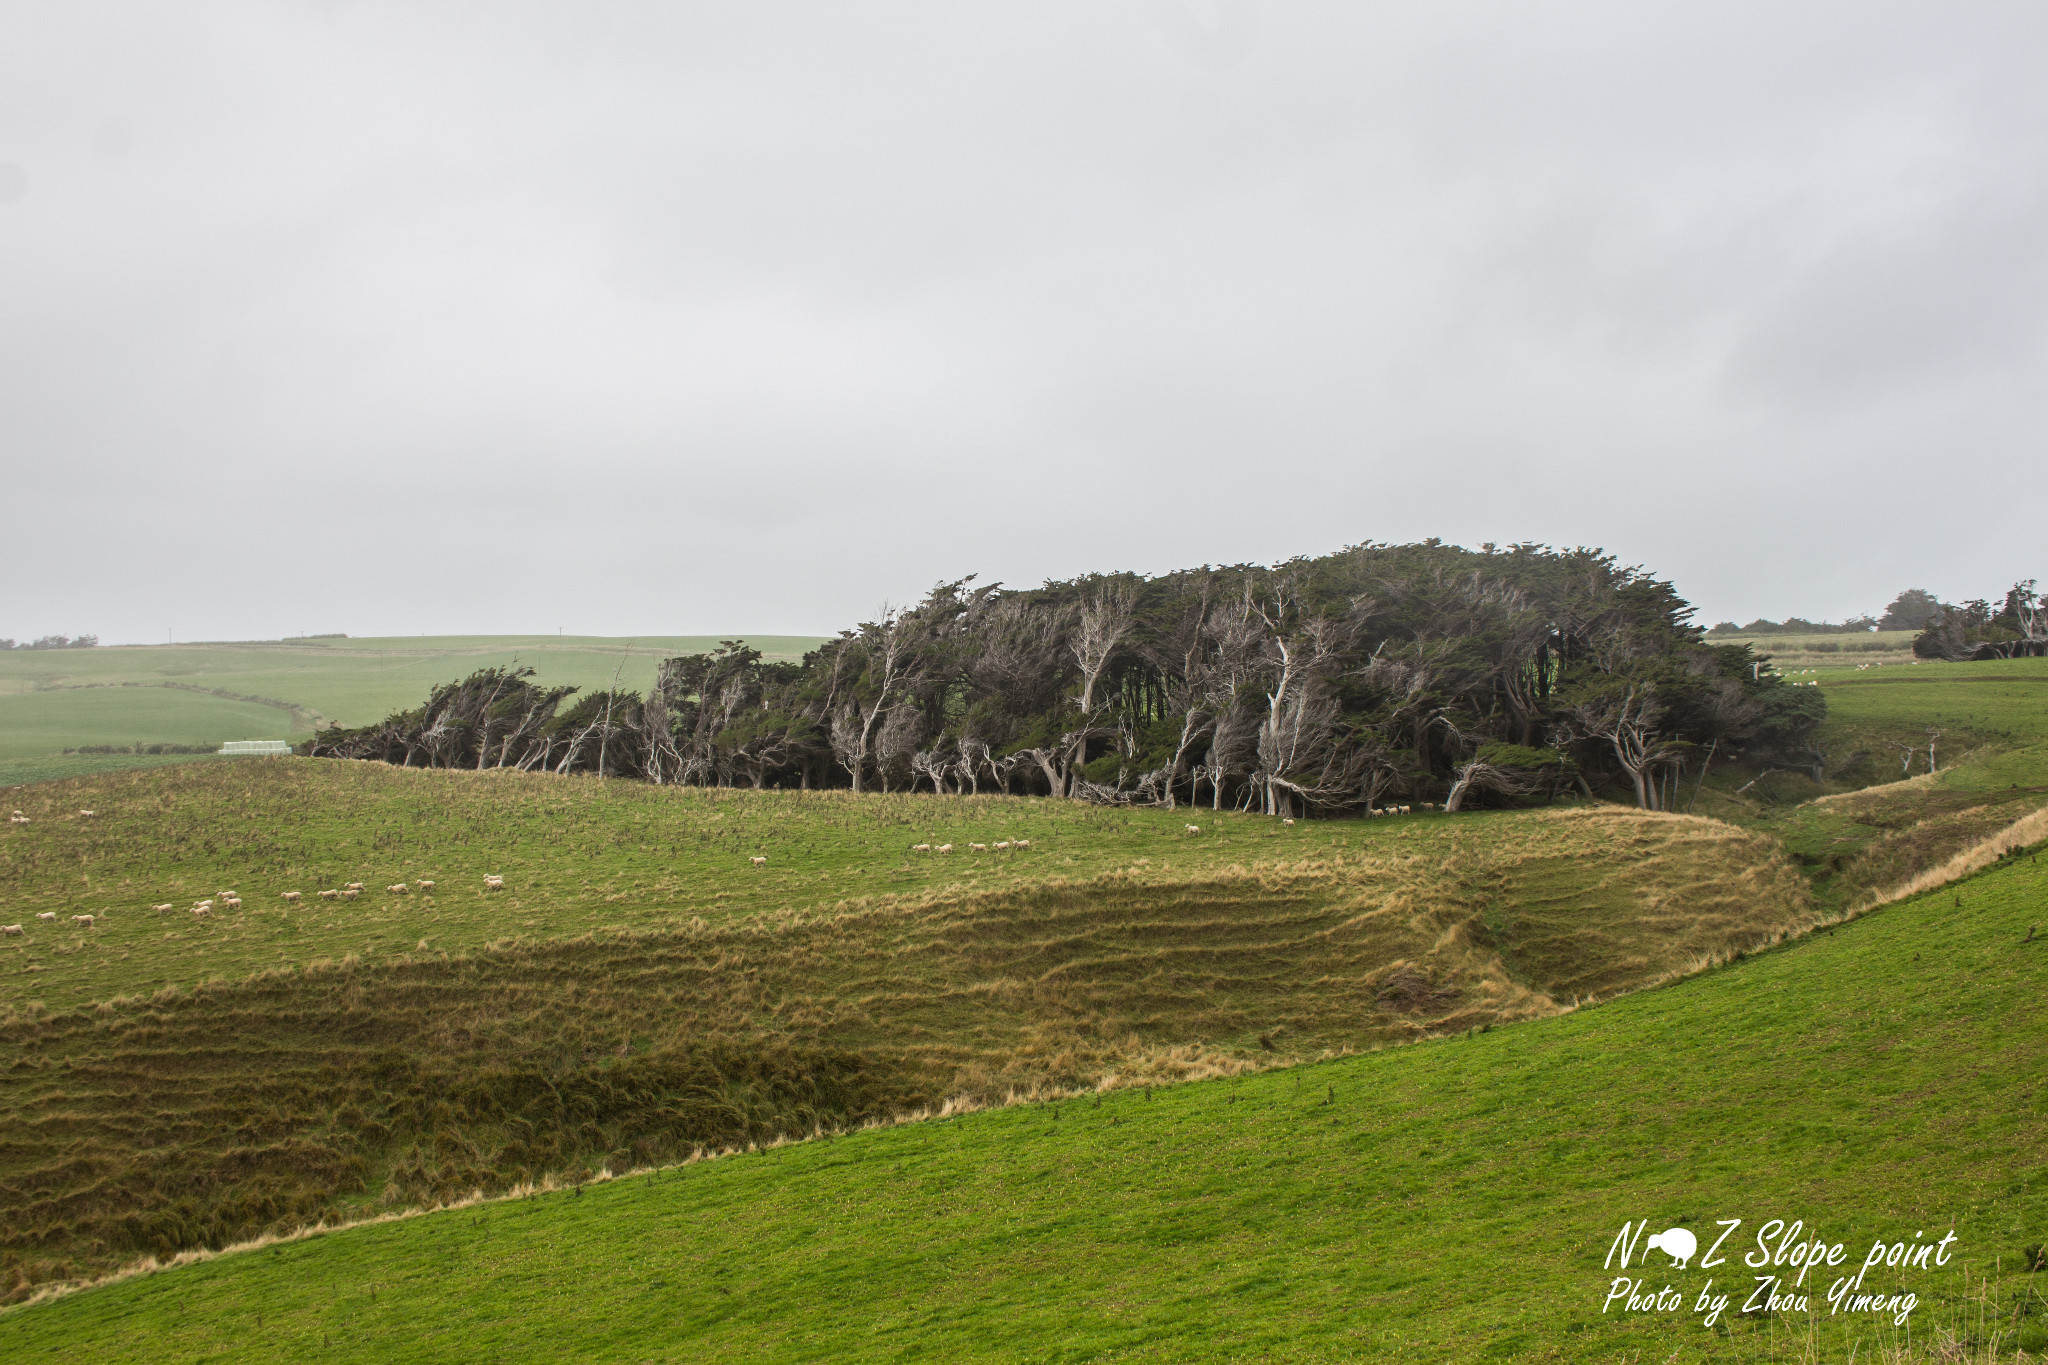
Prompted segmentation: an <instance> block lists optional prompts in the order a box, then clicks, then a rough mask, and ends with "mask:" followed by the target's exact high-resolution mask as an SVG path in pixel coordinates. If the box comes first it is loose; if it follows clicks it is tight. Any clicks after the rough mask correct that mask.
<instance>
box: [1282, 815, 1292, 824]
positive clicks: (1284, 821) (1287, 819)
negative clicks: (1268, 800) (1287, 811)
mask: <svg viewBox="0 0 2048 1365" xmlns="http://www.w3.org/2000/svg"><path fill="white" fill-rule="evenodd" d="M1280 823H1281V824H1283V825H1291V824H1293V823H1294V817H1293V816H1291V815H1290V816H1287V817H1286V818H1285V819H1283V820H1281V822H1280Z"/></svg>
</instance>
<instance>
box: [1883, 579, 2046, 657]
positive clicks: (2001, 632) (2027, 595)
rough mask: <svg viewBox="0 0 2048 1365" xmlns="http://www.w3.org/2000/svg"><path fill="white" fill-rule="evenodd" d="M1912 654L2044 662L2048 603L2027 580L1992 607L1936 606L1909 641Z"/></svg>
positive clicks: (1979, 603) (1978, 603)
mask: <svg viewBox="0 0 2048 1365" xmlns="http://www.w3.org/2000/svg"><path fill="white" fill-rule="evenodd" d="M1913 652H1914V653H1915V654H1917V655H1919V656H1920V657H1921V658H1923V659H1949V660H1956V661H1962V660H1970V659H2039V658H2043V657H2048V600H2044V599H2043V598H2042V596H2041V594H2040V592H2039V591H2037V590H2036V588H2035V585H2034V580H2033V579H2031V578H2028V579H2023V580H2021V581H2020V582H2018V583H2015V584H2013V585H2012V586H2011V587H2010V588H2008V589H2006V592H2005V600H2004V601H2002V602H2000V603H1999V604H1997V605H1996V606H1994V605H1992V603H1991V601H1990V600H1989V599H1986V598H1982V597H1978V598H1972V599H1971V600H1970V601H1968V602H1965V603H1963V604H1962V605H1961V606H1954V605H1951V604H1949V603H1945V602H1944V603H1938V604H1936V606H1935V608H1934V610H1933V611H1932V612H1931V613H1929V615H1928V619H1927V625H1926V628H1925V629H1924V630H1922V631H1921V632H1920V633H1919V634H1918V635H1916V636H1914V637H1913Z"/></svg>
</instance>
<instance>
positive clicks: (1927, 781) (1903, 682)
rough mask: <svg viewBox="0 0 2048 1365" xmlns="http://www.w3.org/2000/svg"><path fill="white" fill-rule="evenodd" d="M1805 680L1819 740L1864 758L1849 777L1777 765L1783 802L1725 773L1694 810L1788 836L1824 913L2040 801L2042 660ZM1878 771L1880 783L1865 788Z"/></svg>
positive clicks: (2046, 794)
mask: <svg viewBox="0 0 2048 1365" xmlns="http://www.w3.org/2000/svg"><path fill="white" fill-rule="evenodd" d="M1807 676H1810V677H1812V678H1814V679H1816V680H1818V681H1819V682H1820V684H1821V687H1822V688H1823V690H1824V692H1825V695H1826V697H1827V699H1828V722H1827V725H1826V728H1825V730H1824V736H1825V739H1826V741H1827V743H1828V745H1829V747H1830V751H1831V753H1832V755H1833V756H1834V758H1835V760H1836V761H1837V762H1838V763H1839V762H1840V761H1841V760H1842V759H1843V758H1845V757H1846V756H1847V755H1849V754H1851V753H1854V752H1859V751H1860V752H1863V753H1865V754H1867V755H1869V757H1868V759H1867V760H1866V762H1865V764H1864V766H1863V767H1862V768H1861V769H1860V770H1857V771H1856V772H1855V773H1854V774H1853V777H1852V781H1851V782H1850V783H1846V784H1841V783H1830V784H1829V787H1828V788H1827V789H1825V790H1826V791H1827V793H1828V794H1826V795H1825V796H1822V793H1823V790H1824V789H1823V788H1821V787H1818V786H1816V785H1814V784H1813V782H1812V781H1811V780H1810V779H1809V778H1807V777H1805V776H1799V775H1785V774H1778V775H1774V776H1772V777H1770V778H1767V779H1766V782H1768V783H1769V787H1768V788H1767V790H1768V791H1769V792H1770V793H1772V794H1773V795H1775V796H1777V797H1778V798H1780V799H1779V802H1778V803H1777V804H1772V803H1770V802H1768V801H1765V802H1757V801H1755V800H1753V799H1752V800H1751V801H1748V802H1737V801H1732V800H1730V799H1728V798H1727V796H1726V795H1725V793H1726V791H1727V790H1728V789H1730V788H1732V787H1733V786H1734V785H1738V784H1739V783H1740V782H1742V781H1746V780H1748V778H1749V777H1750V776H1753V775H1754V774H1753V773H1752V772H1749V771H1747V770H1741V769H1733V770H1729V771H1730V773H1731V774H1732V775H1730V776H1727V777H1725V778H1723V779H1721V780H1720V781H1719V783H1718V785H1719V786H1720V788H1721V793H1718V794H1717V793H1716V791H1715V790H1714V788H1713V787H1712V786H1710V787H1709V790H1708V792H1707V793H1706V797H1707V799H1705V800H1703V801H1702V802H1701V803H1700V807H1699V809H1700V810H1701V812H1702V813H1708V812H1711V813H1713V814H1715V815H1719V816H1721V817H1723V818H1728V819H1734V820H1737V821H1739V822H1740V823H1742V824H1744V825H1746V826H1748V827H1749V828H1752V829H1755V830H1757V831H1759V832H1761V833H1764V834H1768V835H1771V836H1772V837H1775V838H1777V839H1780V840H1782V841H1783V842H1784V844H1785V846H1786V848H1787V849H1788V850H1789V851H1790V852H1791V853H1792V854H1793V856H1794V857H1795V858H1797V859H1798V860H1799V861H1800V863H1801V865H1802V866H1803V867H1805V868H1806V870H1807V871H1808V873H1809V875H1810V876H1811V878H1812V880H1813V886H1814V892H1815V895H1816V897H1817V900H1818V903H1819V904H1820V906H1821V907H1822V908H1823V909H1824V910H1828V911H1831V912H1839V911H1843V910H1849V909H1853V908H1854V907H1856V906H1857V905H1859V904H1862V903H1865V902H1867V901H1868V900H1869V899H1870V898H1871V896H1872V895H1873V893H1875V892H1878V891H1881V890H1883V889H1885V888H1888V887H1891V886H1894V885H1897V884H1899V883H1902V882H1904V881H1906V880H1908V879H1909V878H1910V877H1911V876H1912V874H1913V873H1915V872H1917V871H1919V870H1920V869H1922V868H1925V867H1930V866H1933V865H1935V864H1938V863H1940V862H1942V861H1943V860H1944V859H1946V858H1947V857H1949V856H1950V855H1951V854H1953V853H1956V852H1958V851H1960V850H1961V849H1963V848H1965V847H1968V846H1969V845H1971V844H1973V843H1975V842H1977V841H1978V840H1981V839H1983V838H1986V837H1988V836H1989V835H1991V834H1992V833H1994V832H1995V831H1997V830H1999V829H2001V828H2003V827H2004V826H2006V825H2008V824H2010V823H2011V822H2013V821H2014V820H2016V819H2018V818H2019V817H2020V816H2022V815H2024V814H2026V813H2027V812H2029V811H2032V810H2036V809H2039V808H2040V807H2041V806H2043V805H2048V659H2021V660H2013V661H2009V662H1997V663H1969V664H1943V663H1925V664H1917V665H1915V664H1907V665H1899V666H1889V665H1888V666H1884V667H1875V668H1869V669H1855V668H1835V669H1817V670H1814V671H1813V672H1812V673H1811V674H1809V675H1807ZM1930 730H1933V731H1939V732H1940V738H1939V739H1938V740H1936V741H1935V743H1936V757H1937V760H1938V761H1939V763H1940V764H1941V765H1942V766H1941V767H1940V769H1939V770H1938V771H1937V772H1935V773H1933V774H1929V773H1928V772H1927V755H1926V749H1925V745H1926V744H1927V743H1928V741H1929V738H1930V735H1929V732H1930ZM1901 744H1906V745H1911V746H1916V747H1917V748H1918V752H1917V754H1916V755H1915V756H1914V757H1913V759H1912V766H1911V771H1912V773H1913V774H1914V776H1913V779H1912V780H1911V781H1906V782H1900V781H1898V780H1897V779H1898V778H1899V777H1900V776H1901V775H1902V770H1901V768H1900V753H1899V745H1901ZM1873 779H1876V780H1878V781H1879V782H1880V784H1881V785H1877V786H1872V787H1868V788H1861V789H1859V788H1860V784H1862V783H1865V782H1869V781H1871V780H1873ZM1717 795H1718V798H1719V799H1717ZM1811 797H1822V799H1819V800H1809V799H1806V798H1811Z"/></svg>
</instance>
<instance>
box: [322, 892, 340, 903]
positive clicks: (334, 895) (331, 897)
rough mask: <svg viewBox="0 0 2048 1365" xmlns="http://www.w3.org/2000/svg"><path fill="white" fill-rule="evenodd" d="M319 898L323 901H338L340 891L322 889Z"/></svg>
mask: <svg viewBox="0 0 2048 1365" xmlns="http://www.w3.org/2000/svg"><path fill="white" fill-rule="evenodd" d="M320 899H321V900H323V901H338V900H340V899H341V892H340V891H339V890H332V891H322V892H321V893H320Z"/></svg>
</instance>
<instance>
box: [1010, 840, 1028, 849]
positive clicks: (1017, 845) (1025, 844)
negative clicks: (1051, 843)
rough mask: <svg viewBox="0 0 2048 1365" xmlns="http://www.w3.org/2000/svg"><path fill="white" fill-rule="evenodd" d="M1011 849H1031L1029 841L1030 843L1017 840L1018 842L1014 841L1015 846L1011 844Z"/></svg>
mask: <svg viewBox="0 0 2048 1365" xmlns="http://www.w3.org/2000/svg"><path fill="white" fill-rule="evenodd" d="M1012 847H1013V848H1029V847H1031V841H1030V840H1029V839H1019V840H1017V841H1016V843H1015V844H1013V845H1012Z"/></svg>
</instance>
